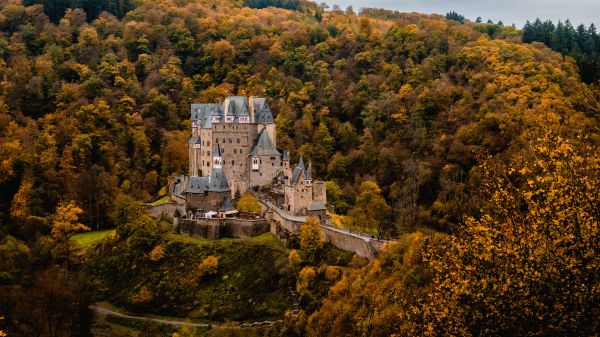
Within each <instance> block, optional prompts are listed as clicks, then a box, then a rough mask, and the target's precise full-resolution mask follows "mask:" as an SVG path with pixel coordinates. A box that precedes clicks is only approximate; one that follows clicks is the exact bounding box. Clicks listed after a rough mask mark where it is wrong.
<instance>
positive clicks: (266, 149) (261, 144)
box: [250, 129, 281, 157]
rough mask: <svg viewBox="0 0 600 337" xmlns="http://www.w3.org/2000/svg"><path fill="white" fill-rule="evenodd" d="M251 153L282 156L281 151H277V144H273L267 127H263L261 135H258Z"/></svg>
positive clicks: (253, 154)
mask: <svg viewBox="0 0 600 337" xmlns="http://www.w3.org/2000/svg"><path fill="white" fill-rule="evenodd" d="M250 155H252V156H280V157H281V153H279V151H277V149H276V148H275V145H273V142H272V141H271V137H269V134H268V133H267V130H266V129H263V130H262V131H261V132H260V135H258V140H257V141H256V144H255V145H254V147H253V148H252V151H250Z"/></svg>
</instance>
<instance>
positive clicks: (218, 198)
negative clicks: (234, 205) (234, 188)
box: [187, 192, 230, 212]
mask: <svg viewBox="0 0 600 337" xmlns="http://www.w3.org/2000/svg"><path fill="white" fill-rule="evenodd" d="M228 196H230V192H208V193H206V195H204V194H202V193H188V194H187V206H188V207H191V208H197V209H202V210H204V211H206V212H208V211H214V212H218V211H219V205H221V202H222V201H223V199H225V197H228Z"/></svg>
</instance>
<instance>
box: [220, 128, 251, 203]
mask: <svg viewBox="0 0 600 337" xmlns="http://www.w3.org/2000/svg"><path fill="white" fill-rule="evenodd" d="M256 128H257V126H256V125H255V124H215V125H213V132H212V136H213V137H212V140H213V144H219V145H220V147H221V156H222V158H223V170H224V171H225V174H226V175H227V180H228V181H229V183H230V185H231V187H232V195H235V193H236V192H238V191H239V192H240V193H243V192H245V191H246V189H247V188H248V186H247V185H248V184H247V182H248V180H249V176H248V171H249V167H250V166H249V162H248V155H249V154H250V151H252V146H253V144H254V142H255V141H256V137H257V132H256Z"/></svg>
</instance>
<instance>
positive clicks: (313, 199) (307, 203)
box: [283, 156, 327, 218]
mask: <svg viewBox="0 0 600 337" xmlns="http://www.w3.org/2000/svg"><path fill="white" fill-rule="evenodd" d="M288 162H289V156H288ZM283 174H284V178H283V181H284V183H283V191H284V208H285V209H286V210H287V211H288V212H290V213H293V214H302V215H317V216H318V217H320V218H321V217H322V216H324V215H325V211H326V204H327V194H326V188H325V182H323V181H313V177H312V165H311V164H309V165H308V168H307V167H306V166H305V164H304V160H303V158H302V157H300V161H299V162H298V165H296V167H294V169H293V170H292V169H291V167H290V166H289V164H288V165H286V167H285V170H284V173H283Z"/></svg>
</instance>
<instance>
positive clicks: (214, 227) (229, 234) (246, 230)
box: [174, 218, 269, 240]
mask: <svg viewBox="0 0 600 337" xmlns="http://www.w3.org/2000/svg"><path fill="white" fill-rule="evenodd" d="M174 231H175V232H176V233H180V234H187V235H189V236H193V237H202V238H206V239H210V240H218V239H221V238H248V237H253V236H257V235H260V234H263V233H266V232H268V231H269V223H268V222H267V221H266V220H246V219H227V218H226V219H217V218H202V219H196V220H189V219H179V221H178V223H177V226H176V228H174Z"/></svg>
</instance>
